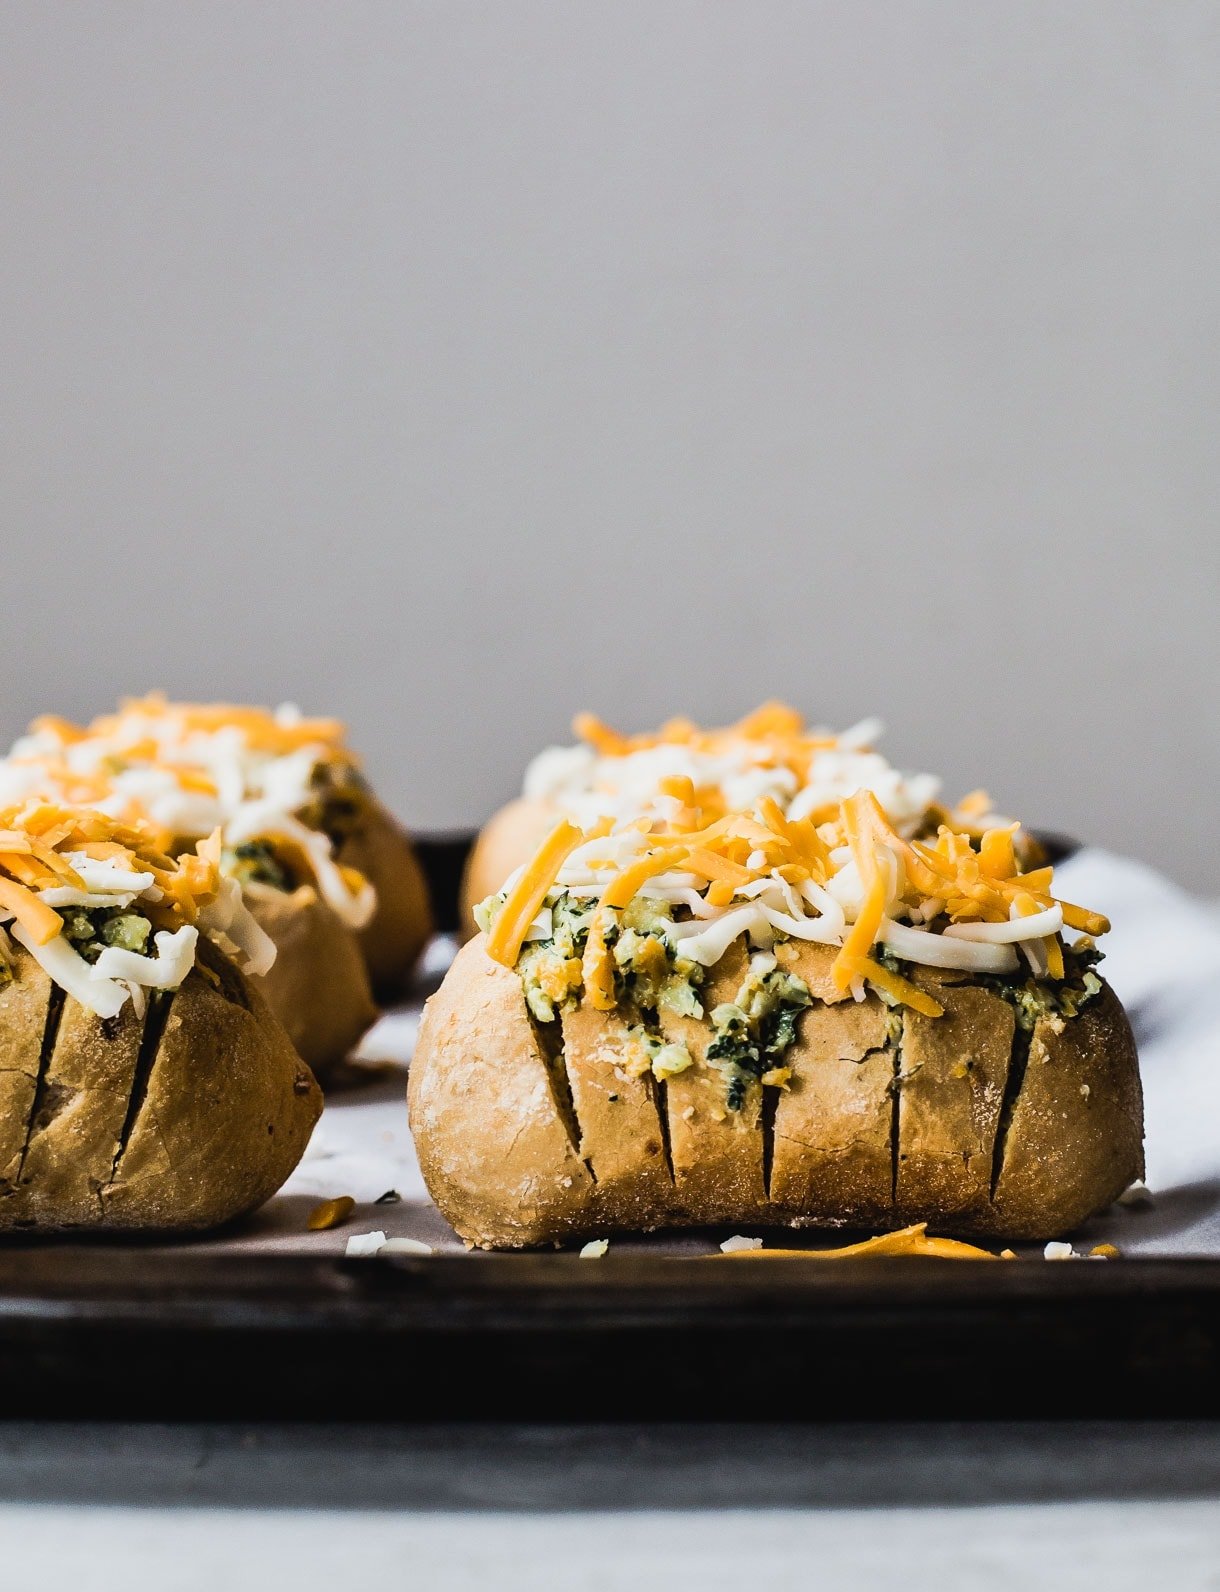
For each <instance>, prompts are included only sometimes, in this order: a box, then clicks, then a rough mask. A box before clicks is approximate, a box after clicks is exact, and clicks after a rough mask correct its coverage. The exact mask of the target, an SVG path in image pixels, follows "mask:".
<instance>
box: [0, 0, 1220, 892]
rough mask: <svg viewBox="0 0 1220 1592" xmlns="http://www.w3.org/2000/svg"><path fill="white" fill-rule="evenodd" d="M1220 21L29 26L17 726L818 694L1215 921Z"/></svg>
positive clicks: (429, 736)
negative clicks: (1167, 884)
mask: <svg viewBox="0 0 1220 1592" xmlns="http://www.w3.org/2000/svg"><path fill="white" fill-rule="evenodd" d="M1218 75H1220V9H1218V8H1217V7H1216V6H1215V5H1214V4H1190V3H1177V4H1166V3H1164V0H1156V3H1147V4H1133V3H1123V0H1097V3H1089V0H1077V3H1076V4H1073V5H1071V6H1064V5H1062V4H1061V3H1060V0H1048V3H1045V4H1042V3H1019V0H1018V3H1008V4H1005V5H980V4H979V3H978V0H960V3H959V0H940V3H927V4H910V3H907V4H903V3H885V4H881V3H878V4H873V3H869V0H842V3H833V4H825V3H823V4H819V3H814V0H803V3H792V4H785V3H776V0H750V3H749V4H730V3H728V0H700V3H694V0H690V3H686V0H615V3H609V4H592V3H579V0H554V3H550V0H501V3H491V0H488V3H486V4H471V3H461V0H418V3H408V0H402V3H396V4H376V3H365V4H337V3H336V4H322V3H318V0H291V3H283V4H280V3H269V0H227V3H225V0H207V3H199V4H197V3H191V0H158V3H136V0H130V3H124V4H119V3H112V0H91V3H90V4H89V5H86V6H82V5H79V4H71V3H56V0H39V3H37V4H33V3H31V4H26V3H21V0H6V3H5V4H4V6H3V8H2V9H0V373H2V376H0V470H2V476H3V496H2V499H0V514H2V516H3V527H4V549H5V553H6V558H5V567H6V576H7V578H6V580H5V583H4V596H3V608H2V610H0V611H2V613H3V642H4V645H3V654H2V656H3V660H4V670H5V689H4V692H3V697H2V699H0V700H2V711H0V721H2V722H0V731H2V732H3V734H4V735H5V736H7V735H8V734H10V733H12V732H15V731H16V730H17V729H18V728H19V727H20V725H21V724H22V723H23V722H24V721H25V720H26V719H27V718H28V717H29V715H30V714H31V713H33V712H35V711H37V710H39V709H41V708H43V707H48V706H54V707H57V708H59V709H60V710H62V711H65V712H68V713H71V714H86V713H89V712H91V711H94V710H96V709H97V708H99V707H101V706H103V705H105V704H106V703H107V702H108V700H109V699H110V698H112V697H113V696H114V695H115V694H117V693H118V692H120V691H124V690H128V689H131V688H135V687H140V686H143V685H144V684H145V683H151V682H161V683H164V684H165V685H166V686H167V687H168V688H169V689H170V690H171V691H173V692H178V693H185V694H196V695H232V696H238V697H250V698H255V699H273V700H274V699H277V698H280V697H284V696H292V697H296V698H298V699H299V700H300V701H301V702H302V703H303V704H305V705H306V706H308V707H311V708H316V709H321V710H335V711H338V712H340V713H342V714H344V715H346V716H347V717H348V719H349V720H350V721H351V724H352V726H353V730H354V733H355V735H356V737H357V740H358V742H359V743H360V744H361V745H362V746H363V747H364V748H365V749H366V751H367V753H368V757H369V761H370V763H371V765H372V768H373V770H374V772H375V773H376V774H377V775H378V776H379V779H380V782H381V784H382V785H383V786H384V787H385V789H386V790H387V791H388V792H389V793H390V794H391V795H392V796H393V798H394V799H395V800H397V801H398V803H399V804H400V805H401V807H402V808H403V809H404V810H405V811H406V812H407V813H409V814H410V815H411V816H412V817H414V818H415V819H417V820H419V821H421V822H423V823H427V824H432V825H443V824H446V823H462V822H469V821H473V820H475V819H477V818H479V817H480V816H481V815H482V814H483V813H484V812H485V811H486V810H487V809H488V807H489V806H490V805H491V804H492V803H493V802H494V801H495V800H497V799H498V798H499V797H501V796H502V795H504V794H507V793H508V792H510V791H511V790H512V788H513V787H514V786H515V784H516V781H517V778H518V775H519V770H520V767H521V765H522V763H523V762H524V760H525V759H526V757H527V756H528V755H529V754H530V752H531V750H532V749H533V748H535V747H536V746H537V745H538V744H540V743H541V742H543V741H545V740H548V739H553V738H556V737H561V736H562V735H563V733H564V730H565V725H566V722H567V719H568V717H569V715H570V713H571V712H572V710H573V709H575V708H577V707H579V706H583V705H589V706H592V707H594V708H596V709H598V710H599V711H601V712H603V713H604V714H606V715H608V716H609V717H611V718H612V719H614V720H618V721H622V722H623V723H625V724H627V725H633V726H642V725H646V724H648V723H650V722H652V721H655V720H657V719H658V718H660V717H663V716H665V715H667V714H669V713H671V712H673V711H675V710H678V709H683V710H688V711H691V712H694V713H696V714H699V715H704V716H708V717H711V718H713V719H715V718H723V717H724V716H726V715H736V714H738V713H739V712H741V711H743V710H745V709H746V708H747V707H749V706H751V705H752V704H753V703H754V701H755V700H756V699H759V698H761V697H762V696H764V695H767V694H770V693H779V694H783V695H785V696H788V697H790V698H793V699H795V700H796V701H798V702H799V703H800V704H801V705H802V706H804V707H806V708H808V709H809V710H810V712H811V713H812V714H813V715H814V716H815V717H818V718H821V719H825V720H829V721H832V722H846V721H849V720H851V719H853V718H854V717H856V716H858V715H860V714H863V713H865V712H868V711H873V710H876V711H879V712H880V713H882V714H883V715H884V716H885V717H886V719H887V720H888V721H889V723H890V725H891V727H892V728H891V734H890V738H889V743H888V744H889V748H890V750H891V752H892V754H893V755H894V756H895V757H896V758H898V759H899V760H901V761H906V762H910V763H913V764H917V765H923V766H930V767H935V768H939V769H941V770H943V771H944V772H945V773H946V775H947V776H948V779H949V782H950V785H951V786H953V787H961V788H965V787H968V786H970V785H973V784H975V783H978V782H980V781H985V782H987V783H988V785H989V786H990V787H991V788H992V790H993V792H994V793H995V795H996V796H997V798H998V799H999V800H1000V801H1001V802H1002V803H1003V804H1004V805H1005V806H1007V807H1010V808H1012V809H1015V810H1018V811H1020V812H1022V813H1023V814H1026V815H1027V816H1029V817H1030V818H1032V819H1034V820H1036V821H1040V822H1042V823H1046V824H1053V825H1058V826H1061V827H1064V828H1068V829H1072V830H1075V831H1076V832H1078V833H1081V834H1087V835H1090V836H1093V837H1095V838H1098V839H1100V840H1103V841H1105V842H1107V843H1110V844H1112V845H1115V846H1119V847H1125V848H1128V849H1131V850H1133V851H1138V852H1141V853H1143V854H1144V855H1146V856H1148V857H1149V858H1151V859H1152V860H1154V861H1156V862H1158V863H1161V864H1163V865H1165V866H1167V867H1169V868H1171V869H1172V870H1174V871H1175V872H1176V873H1177V874H1178V875H1179V876H1180V877H1182V878H1184V879H1187V880H1189V881H1191V882H1194V883H1197V884H1199V885H1201V886H1203V887H1206V888H1210V889H1214V888H1216V887H1217V886H1220V852H1218V850H1217V847H1216V845H1215V835H1216V827H1215V821H1214V795H1213V793H1214V791H1215V790H1216V788H1217V781H1218V779H1220V739H1218V737H1217V730H1216V722H1217V720H1216V712H1215V707H1214V697H1215V692H1216V688H1217V683H1218V681H1220V619H1218V617H1217V613H1216V608H1217V597H1218V595H1220V556H1218V553H1217V535H1216V514H1215V504H1216V497H1217V489H1218V487H1220V450H1218V449H1217V446H1216V423H1217V400H1218V397H1220V373H1218V366H1217V358H1216V351H1217V342H1218V334H1220V205H1218V201H1220V96H1218V95H1217V92H1216V84H1217V80H1218Z"/></svg>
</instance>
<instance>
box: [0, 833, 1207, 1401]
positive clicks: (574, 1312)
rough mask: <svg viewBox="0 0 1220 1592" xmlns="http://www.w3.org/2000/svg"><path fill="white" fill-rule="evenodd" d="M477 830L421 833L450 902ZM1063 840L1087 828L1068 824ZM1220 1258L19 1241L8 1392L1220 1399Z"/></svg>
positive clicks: (71, 1395) (427, 859)
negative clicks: (348, 1253)
mask: <svg viewBox="0 0 1220 1592" xmlns="http://www.w3.org/2000/svg"><path fill="white" fill-rule="evenodd" d="M468 845H469V837H468V836H466V835H449V836H437V837H433V838H427V837H425V838H424V839H423V840H422V842H421V844H420V851H421V855H422V857H423V861H424V864H425V867H426V869H427V871H428V874H429V877H430V880H431V882H432V885H433V890H434V896H435V899H436V901H437V903H438V918H439V920H440V924H441V926H442V927H445V926H448V925H450V924H451V923H452V922H453V921H454V916H455V911H456V907H455V903H456V895H457V883H458V879H459V877H460V872H461V866H462V861H463V859H464V856H465V853H466V850H467V848H468ZM1055 849H1056V851H1057V853H1059V854H1060V855H1062V854H1063V852H1064V850H1065V849H1066V843H1064V844H1063V845H1061V844H1059V843H1056V846H1055ZM1217 1367H1220V1261H1213V1260H1207V1259H1120V1260H1116V1261H1106V1262H1104V1263H1100V1262H1098V1263H1080V1264H1063V1265H1051V1264H1044V1263H1030V1264H1022V1263H1007V1264H999V1263H986V1262H944V1261H926V1260H887V1261H885V1262H877V1261H868V1260H864V1261H836V1262H834V1263H833V1265H826V1264H824V1263H822V1264H818V1263H811V1262H806V1261H801V1260H793V1259H789V1258H786V1257H771V1258H768V1257H766V1256H751V1257H750V1258H748V1259H740V1260H736V1261H723V1260H714V1261H713V1262H712V1263H711V1264H709V1263H708V1260H707V1259H706V1258H687V1257H674V1256H659V1255H655V1254H639V1253H623V1254H618V1255H616V1254H613V1253H612V1254H609V1255H607V1256H605V1257H604V1258H602V1259H601V1260H598V1261H597V1262H595V1263H590V1262H588V1261H584V1260H581V1259H579V1258H577V1257H575V1256H572V1255H559V1254H526V1255H479V1256H462V1255H434V1256H427V1257H418V1258H417V1257H407V1256H396V1257H394V1258H393V1259H392V1260H384V1259H379V1260H377V1261H376V1262H369V1261H367V1260H347V1259H343V1258H340V1257H337V1256H334V1257H330V1256H317V1255H281V1254H274V1255H266V1254H260V1255H259V1256H258V1257H257V1259H255V1258H253V1257H247V1256H243V1255H242V1254H241V1253H240V1250H239V1249H238V1248H237V1247H236V1246H230V1247H229V1248H228V1250H226V1251H225V1252H224V1253H216V1252H214V1251H203V1252H201V1251H200V1250H198V1249H194V1248H192V1247H191V1246H183V1247H182V1248H178V1249H174V1248H168V1249H167V1248H166V1247H165V1246H163V1245H159V1246H156V1247H153V1246H150V1245H147V1244H141V1243H138V1242H136V1243H131V1242H129V1243H125V1244H120V1243H113V1242H104V1241H96V1242H90V1243H45V1242H31V1241H21V1240H18V1241H13V1242H10V1243H9V1244H8V1245H6V1246H4V1247H0V1409H2V1410H3V1412H4V1413H5V1414H6V1415H8V1416H18V1415H29V1416H38V1417H40V1418H44V1419H45V1418H48V1417H51V1418H54V1417H65V1418H77V1419H79V1418H81V1417H85V1416H94V1417H112V1416H113V1417H125V1418H131V1419H140V1418H144V1419H161V1420H163V1419H174V1418H183V1419H203V1418H207V1419H225V1418H233V1419H255V1418H262V1417H267V1418H271V1417H274V1418H279V1419H292V1418H301V1419H311V1420H316V1419H331V1418H333V1419H366V1420H367V1419H378V1418H385V1419H387V1420H393V1421H404V1420H406V1421H411V1420H419V1421H435V1420H453V1419H460V1418H464V1417H468V1418H471V1419H475V1420H483V1421H485V1420H490V1419H514V1420H522V1419H536V1420H550V1421H556V1420H559V1421H578V1422H587V1421H593V1420H624V1421H640V1420H707V1421H725V1420H738V1419H740V1420H750V1421H757V1420H759V1419H764V1420H767V1419H769V1420H776V1419H788V1420H792V1419H800V1420H830V1419H835V1420H843V1419H853V1418H857V1417H859V1418H864V1417H883V1418H886V1419H893V1418H895V1417H904V1418H905V1417H910V1418H929V1417H957V1418H961V1417H966V1418H969V1417H989V1418H994V1417H1055V1418H1059V1417H1063V1416H1066V1415H1076V1416H1093V1417H1097V1416H1120V1415H1121V1416H1134V1415H1138V1416H1154V1415H1155V1416H1189V1415H1216V1414H1218V1413H1220V1392H1218V1388H1220V1378H1218V1377H1217V1374H1216V1373H1217Z"/></svg>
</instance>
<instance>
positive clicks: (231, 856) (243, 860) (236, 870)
mask: <svg viewBox="0 0 1220 1592" xmlns="http://www.w3.org/2000/svg"><path fill="white" fill-rule="evenodd" d="M221 867H222V868H223V870H224V872H225V873H227V874H228V875H230V877H231V878H234V879H236V880H237V882H238V884H240V885H241V887H242V888H243V889H245V887H246V885H248V884H265V885H270V887H271V888H272V889H273V890H283V891H284V892H285V893H287V894H291V892H292V891H293V890H295V889H296V883H297V881H296V879H295V877H294V875H293V873H292V870H291V869H290V868H289V867H288V865H287V864H286V863H285V861H284V859H283V858H282V857H281V856H279V854H278V853H277V852H276V849H275V847H274V846H273V845H272V844H271V842H270V841H269V840H244V841H242V843H241V844H240V845H238V846H229V847H227V848H226V849H225V851H224V854H223V856H222V858H221Z"/></svg>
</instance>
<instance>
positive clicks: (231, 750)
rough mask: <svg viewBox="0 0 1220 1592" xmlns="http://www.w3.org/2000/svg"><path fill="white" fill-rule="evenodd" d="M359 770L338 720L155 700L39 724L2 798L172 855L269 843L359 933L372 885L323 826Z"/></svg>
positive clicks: (10, 762)
mask: <svg viewBox="0 0 1220 1592" xmlns="http://www.w3.org/2000/svg"><path fill="white" fill-rule="evenodd" d="M356 770H357V759H356V758H355V757H354V755H353V754H352V752H351V751H350V750H349V748H348V747H347V744H346V741H345V739H344V730H343V726H342V725H341V724H340V723H339V722H338V721H337V720H335V719H319V718H304V717H302V716H301V715H300V714H299V713H298V712H297V711H296V710H295V709H293V708H280V709H278V710H276V711H275V712H270V711H268V710H267V709H265V708H257V707H245V706H237V705H231V704H227V703H211V704H209V703H189V702H170V701H167V700H166V698H165V697H164V696H163V695H162V694H160V693H152V694H150V695H149V696H146V697H140V698H132V699H129V700H127V701H125V702H123V703H122V704H121V705H120V707H119V710H118V711H117V712H116V713H110V714H104V715H102V716H101V717H99V718H97V719H95V720H94V721H93V722H92V723H91V724H89V725H84V726H82V725H73V724H70V723H68V721H67V720H65V719H62V718H58V717H55V716H51V715H46V716H44V717H42V718H40V719H36V720H35V722H34V723H33V725H32V726H31V727H30V731H29V733H28V734H27V735H26V736H24V737H23V738H22V739H21V740H19V741H18V742H17V744H16V745H15V746H14V747H13V749H12V751H11V752H10V754H9V756H8V757H7V758H6V759H4V760H3V761H2V762H0V803H3V802H6V801H20V800H22V799H25V798H28V797H39V796H40V797H48V798H52V799H54V800H57V801H63V802H68V803H72V804H77V805H80V806H87V807H92V808H96V809H97V810H98V811H101V812H105V813H107V814H109V815H110V816H111V817H114V818H116V819H120V820H122V821H124V822H127V823H137V822H138V823H139V824H141V825H142V826H144V827H145V828H146V829H149V830H151V831H152V832H153V833H155V835H156V836H157V840H158V845H159V846H160V847H161V849H162V850H165V851H169V850H171V849H172V850H182V849H183V847H184V846H185V847H188V848H189V846H190V844H191V843H193V842H195V841H198V840H201V839H203V838H204V837H205V836H207V835H208V834H210V833H211V832H212V831H213V830H216V829H219V830H220V831H221V832H222V834H223V836H224V841H225V845H226V846H234V847H237V846H248V845H250V844H252V843H258V844H259V845H260V846H262V847H264V848H266V850H267V851H268V852H269V853H270V854H272V855H273V856H274V857H275V858H276V859H277V861H278V863H280V864H282V868H281V871H284V870H286V871H287V873H288V874H289V875H290V876H291V877H292V878H293V880H294V881H295V882H299V883H308V884H313V885H314V886H315V887H316V889H317V892H318V894H319V895H320V896H321V897H322V898H323V899H324V900H325V901H326V903H327V905H328V906H329V907H331V909H332V910H333V911H334V912H336V913H337V914H338V916H339V917H340V918H341V919H342V920H343V922H344V923H346V924H347V925H348V927H350V928H353V929H360V928H363V927H364V926H365V925H366V924H367V923H368V922H369V920H370V918H371V917H372V914H373V912H374V910H375V908H376V899H375V896H374V894H373V891H372V887H371V886H370V884H369V883H368V881H367V880H366V879H365V878H364V877H363V875H362V874H360V873H359V872H358V871H357V870H355V869H353V868H349V867H344V866H341V865H339V863H338V861H337V859H336V858H335V856H334V845H333V843H332V841H331V839H330V836H329V835H328V834H327V833H326V831H325V829H324V827H322V826H323V822H324V805H325V789H326V787H327V786H328V784H329V783H330V782H334V783H335V784H336V785H338V786H343V787H345V788H349V789H350V787H351V785H352V782H353V781H354V780H355V778H356ZM226 866H229V864H226Z"/></svg>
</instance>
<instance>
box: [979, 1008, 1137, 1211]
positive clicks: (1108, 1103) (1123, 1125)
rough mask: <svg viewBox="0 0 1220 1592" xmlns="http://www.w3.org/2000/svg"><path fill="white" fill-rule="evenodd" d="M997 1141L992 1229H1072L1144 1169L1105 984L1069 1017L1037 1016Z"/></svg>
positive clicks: (1118, 1014) (1124, 1054)
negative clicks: (1000, 1157)
mask: <svg viewBox="0 0 1220 1592" xmlns="http://www.w3.org/2000/svg"><path fill="white" fill-rule="evenodd" d="M1006 1130H1007V1131H1006V1133H1005V1137H1004V1143H1003V1166H1002V1170H1001V1172H1000V1175H999V1178H998V1180H997V1183H996V1191H995V1199H994V1202H993V1205H992V1212H993V1221H994V1229H995V1230H996V1231H1001V1232H1004V1233H1006V1234H1009V1235H1011V1236H1012V1237H1013V1238H1042V1237H1051V1236H1054V1235H1055V1234H1057V1233H1061V1232H1065V1231H1070V1230H1071V1229H1072V1228H1073V1227H1078V1226H1079V1225H1080V1223H1081V1222H1082V1221H1084V1219H1085V1217H1086V1216H1090V1215H1092V1213H1093V1212H1094V1211H1096V1210H1099V1209H1100V1208H1101V1207H1103V1206H1105V1205H1108V1204H1109V1203H1110V1201H1111V1200H1114V1199H1117V1198H1118V1196H1119V1195H1120V1194H1121V1193H1122V1191H1123V1190H1124V1189H1125V1188H1127V1187H1128V1185H1129V1184H1131V1183H1132V1182H1133V1181H1134V1180H1135V1179H1136V1178H1137V1177H1143V1175H1144V1098H1143V1091H1142V1089H1141V1087H1140V1075H1139V1065H1138V1061H1137V1058H1136V1053H1135V1039H1134V1037H1133V1036H1132V1033H1131V1025H1130V1024H1129V1023H1128V1021H1127V1014H1126V1012H1125V1011H1124V1010H1123V1008H1122V1005H1121V1004H1120V1002H1119V999H1118V997H1117V996H1116V995H1115V993H1114V991H1113V990H1112V989H1111V988H1110V987H1109V985H1105V986H1103V988H1102V991H1101V993H1100V994H1099V995H1098V996H1096V997H1095V998H1094V999H1093V1000H1091V1001H1090V1002H1089V1003H1088V1005H1087V1006H1085V1007H1084V1008H1083V1009H1082V1010H1081V1012H1080V1014H1079V1016H1077V1017H1075V1018H1073V1019H1072V1020H1071V1022H1068V1023H1064V1022H1062V1021H1061V1020H1060V1019H1058V1018H1053V1019H1052V1018H1045V1017H1044V1018H1040V1019H1039V1021H1038V1023H1037V1025H1036V1026H1035V1028H1034V1032H1033V1035H1032V1036H1031V1039H1030V1044H1029V1057H1028V1060H1027V1061H1026V1065H1025V1071H1024V1075H1023V1077H1022V1079H1021V1088H1020V1090H1019V1092H1018V1093H1017V1095H1016V1097H1015V1100H1014V1101H1013V1104H1012V1107H1011V1110H1010V1113H1009V1116H1008V1120H1007V1123H1006Z"/></svg>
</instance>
